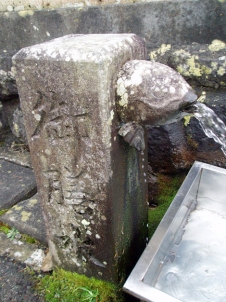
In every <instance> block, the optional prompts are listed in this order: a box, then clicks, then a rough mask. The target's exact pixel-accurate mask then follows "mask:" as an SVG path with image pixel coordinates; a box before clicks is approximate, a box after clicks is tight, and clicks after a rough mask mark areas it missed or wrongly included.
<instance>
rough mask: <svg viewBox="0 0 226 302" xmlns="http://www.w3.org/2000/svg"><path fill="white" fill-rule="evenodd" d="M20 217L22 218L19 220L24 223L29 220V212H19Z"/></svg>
mask: <svg viewBox="0 0 226 302" xmlns="http://www.w3.org/2000/svg"><path fill="white" fill-rule="evenodd" d="M21 216H22V218H21V220H22V221H23V222H26V221H27V220H29V218H30V216H31V212H27V211H22V212H21Z"/></svg>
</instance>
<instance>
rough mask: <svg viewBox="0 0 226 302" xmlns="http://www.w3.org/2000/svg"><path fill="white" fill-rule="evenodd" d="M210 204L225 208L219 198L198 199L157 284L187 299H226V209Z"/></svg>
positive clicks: (190, 301)
mask: <svg viewBox="0 0 226 302" xmlns="http://www.w3.org/2000/svg"><path fill="white" fill-rule="evenodd" d="M210 204H211V205H213V204H215V206H216V208H217V207H218V205H219V206H220V207H221V202H220V203H218V202H217V201H216V200H211V199H208V198H205V197H202V198H199V199H198V205H197V207H196V209H195V210H194V211H192V212H191V213H190V215H189V218H188V221H187V223H186V225H185V227H184V234H183V237H182V240H181V242H180V243H179V244H178V245H176V244H174V246H173V248H172V250H171V251H170V253H169V254H170V256H169V257H168V261H167V263H166V264H165V265H164V267H163V269H162V271H161V273H160V275H159V277H158V280H157V282H156V284H155V287H156V288H158V289H160V290H161V291H163V292H165V293H167V294H169V295H171V296H173V297H175V298H177V299H179V300H181V301H184V302H194V301H199V302H202V301H205V302H206V301H208V302H213V301H214V302H226V212H224V211H219V210H218V211H215V210H214V208H213V207H212V206H208V205H210ZM205 205H207V206H205Z"/></svg>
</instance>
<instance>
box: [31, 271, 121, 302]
mask: <svg viewBox="0 0 226 302" xmlns="http://www.w3.org/2000/svg"><path fill="white" fill-rule="evenodd" d="M37 287H38V291H40V292H42V294H43V295H44V297H45V300H46V301H49V302H50V301H52V302H53V301H64V302H71V301H90V302H94V301H99V302H122V301H123V298H122V293H121V290H120V289H119V288H118V287H117V286H116V285H113V284H111V283H108V282H105V281H101V280H97V279H95V278H88V277H86V276H84V275H79V274H77V273H72V272H68V271H65V270H63V269H57V270H56V271H54V272H53V274H52V275H46V276H45V277H44V278H41V279H39V282H38V284H37Z"/></svg>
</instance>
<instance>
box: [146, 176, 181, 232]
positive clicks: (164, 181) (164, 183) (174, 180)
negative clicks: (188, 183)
mask: <svg viewBox="0 0 226 302" xmlns="http://www.w3.org/2000/svg"><path fill="white" fill-rule="evenodd" d="M185 177H186V175H185V173H181V174H176V175H158V178H159V194H158V196H157V198H156V204H157V207H156V208H150V209H149V212H148V231H149V238H151V237H152V235H153V234H154V232H155V230H156V229H157V227H158V225H159V223H160V221H161V219H162V218H163V216H164V215H165V213H166V211H167V209H168V207H169V206H170V204H171V202H172V201H173V198H174V197H175V195H176V193H177V191H178V189H179V188H180V186H181V184H182V182H183V180H184V178H185Z"/></svg>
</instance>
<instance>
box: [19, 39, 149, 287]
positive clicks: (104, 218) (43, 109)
mask: <svg viewBox="0 0 226 302" xmlns="http://www.w3.org/2000/svg"><path fill="white" fill-rule="evenodd" d="M144 58H145V46H144V43H143V41H142V40H141V39H140V38H139V37H137V36H136V35H134V34H115V35H113V34H109V35H69V36H65V37H62V38H58V39H55V40H52V41H50V42H46V43H43V44H39V45H35V46H32V47H28V48H24V49H22V50H21V51H19V52H18V53H17V54H16V55H15V56H14V64H15V67H16V81H17V85H18V90H19V95H20V100H21V106H22V109H23V114H24V119H25V127H26V132H27V137H28V141H29V147H30V150H31V156H32V161H33V166H34V170H35V176H36V180H37V185H38V193H39V197H40V202H41V205H42V208H43V213H44V217H45V222H46V228H47V234H48V244H49V248H50V251H51V253H52V256H53V261H54V263H55V265H56V266H59V267H62V268H65V269H68V270H73V271H77V272H79V273H84V274H86V275H88V276H90V275H92V276H95V277H99V278H103V279H107V280H111V281H115V282H120V280H122V279H123V278H124V276H125V275H126V274H127V272H128V271H129V270H130V268H131V267H133V265H134V263H135V262H136V260H137V259H138V257H139V255H140V253H141V252H142V251H143V248H144V246H145V241H146V236H147V235H146V231H147V227H146V224H147V171H146V169H147V163H146V150H144V152H138V151H137V150H136V149H135V148H133V147H130V146H129V145H128V144H127V143H126V142H124V141H123V139H122V138H121V137H120V136H119V135H118V130H119V128H120V120H119V118H118V114H117V111H116V97H115V93H116V81H117V76H118V72H119V70H120V68H121V67H122V65H123V64H125V63H126V62H127V61H129V60H134V59H138V60H140V59H144Z"/></svg>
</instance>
